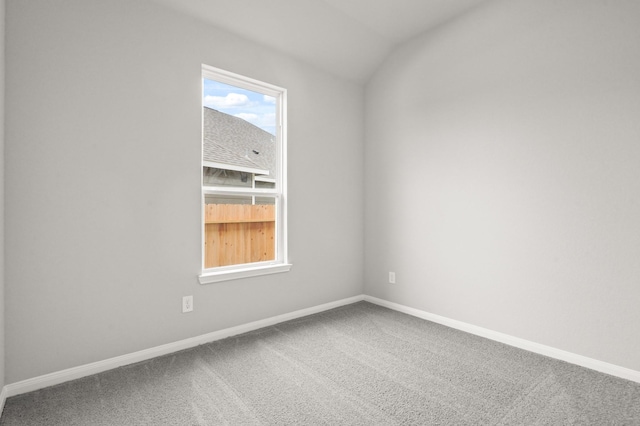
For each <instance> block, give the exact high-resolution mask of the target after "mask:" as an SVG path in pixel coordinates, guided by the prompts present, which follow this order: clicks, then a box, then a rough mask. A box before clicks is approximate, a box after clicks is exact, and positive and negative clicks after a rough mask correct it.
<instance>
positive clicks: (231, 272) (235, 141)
mask: <svg viewBox="0 0 640 426" xmlns="http://www.w3.org/2000/svg"><path fill="white" fill-rule="evenodd" d="M202 76H203V136H202V141H203V162H202V194H203V221H202V224H203V231H202V235H203V266H202V270H203V272H202V274H201V275H200V282H201V283H207V282H214V281H220V280H225V279H232V278H238V277H244V276H252V275H259V274H262V273H273V272H281V271H286V270H289V268H290V265H289V264H288V263H287V247H286V207H285V206H286V132H285V130H286V127H285V122H286V120H285V119H286V90H285V89H282V88H279V87H276V86H273V85H270V84H267V83H262V82H258V81H256V80H252V79H249V78H246V77H242V76H238V75H235V74H232V73H229V72H226V71H222V70H219V69H216V68H212V67H209V66H206V65H203V68H202ZM211 88H214V89H215V90H211ZM214 107H219V109H218V110H216V109H215V108H214Z"/></svg>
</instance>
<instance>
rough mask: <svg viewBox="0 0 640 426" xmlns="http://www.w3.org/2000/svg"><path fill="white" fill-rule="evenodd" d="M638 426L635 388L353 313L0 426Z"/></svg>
mask: <svg viewBox="0 0 640 426" xmlns="http://www.w3.org/2000/svg"><path fill="white" fill-rule="evenodd" d="M219 424H224V425H260V424H261V425H287V424H296V425H399V424H402V425H432V424H433V425H436V424H441V425H570V424H574V425H640V384H638V383H634V382H630V381H626V380H623V379H618V378H615V377H612V376H608V375H605V374H601V373H597V372H594V371H591V370H587V369H584V368H581V367H577V366H574V365H571V364H567V363H564V362H561V361H557V360H553V359H550V358H546V357H543V356H540V355H536V354H533V353H529V352H526V351H522V350H520V349H516V348H512V347H510V346H506V345H503V344H500V343H496V342H493V341H490V340H486V339H483V338H480V337H476V336H473V335H470V334H466V333H463V332H460V331H457V330H453V329H450V328H447V327H444V326H441V325H438V324H434V323H431V322H428V321H424V320H421V319H417V318H414V317H411V316H408V315H404V314H401V313H398V312H395V311H391V310H388V309H386V308H382V307H379V306H376V305H372V304H369V303H366V302H360V303H356V304H353V305H349V306H345V307H342V308H338V309H334V310H331V311H327V312H323V313H320V314H316V315H312V316H309V317H305V318H301V319H298V320H294V321H289V322H286V323H282V324H278V325H276V326H272V327H267V328H264V329H261V330H258V331H255V332H251V333H247V334H244V335H240V336H236V337H232V338H228V339H225V340H221V341H217V342H213V343H210V344H207V345H202V346H199V347H197V348H193V349H190V350H186V351H182V352H179V353H175V354H171V355H167V356H164V357H160V358H156V359H153V360H149V361H145V362H142V363H139V364H135V365H131V366H127V367H122V368H118V369H115V370H112V371H108V372H105V373H101V374H97V375H94V376H90V377H86V378H83V379H80V380H76V381H73V382H69V383H65V384H62V385H58V386H54V387H51V388H47V389H42V390H39V391H35V392H31V393H29V394H24V395H19V396H16V397H12V398H9V399H8V400H7V402H6V406H5V409H4V413H3V414H2V418H1V420H0V425H51V426H53V425H219Z"/></svg>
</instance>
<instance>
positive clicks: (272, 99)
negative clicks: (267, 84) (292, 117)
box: [262, 95, 276, 104]
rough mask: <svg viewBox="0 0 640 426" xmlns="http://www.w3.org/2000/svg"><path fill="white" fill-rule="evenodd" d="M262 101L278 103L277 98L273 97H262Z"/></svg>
mask: <svg viewBox="0 0 640 426" xmlns="http://www.w3.org/2000/svg"><path fill="white" fill-rule="evenodd" d="M262 100H264V101H265V102H266V103H268V104H275V103H276V98H274V97H273V96H267V95H262Z"/></svg>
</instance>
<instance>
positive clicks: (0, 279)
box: [0, 0, 5, 388]
mask: <svg viewBox="0 0 640 426" xmlns="http://www.w3.org/2000/svg"><path fill="white" fill-rule="evenodd" d="M4 10H5V2H4V0H0V388H1V387H3V386H4V383H5V382H4V28H5V25H4V15H5V13H4Z"/></svg>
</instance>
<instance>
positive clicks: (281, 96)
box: [198, 64, 293, 284]
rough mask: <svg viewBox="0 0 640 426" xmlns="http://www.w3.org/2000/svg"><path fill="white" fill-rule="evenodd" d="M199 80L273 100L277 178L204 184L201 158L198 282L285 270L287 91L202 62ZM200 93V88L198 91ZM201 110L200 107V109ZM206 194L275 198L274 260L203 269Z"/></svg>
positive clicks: (286, 261) (288, 266)
mask: <svg viewBox="0 0 640 426" xmlns="http://www.w3.org/2000/svg"><path fill="white" fill-rule="evenodd" d="M201 79H202V83H203V84H204V79H209V80H215V81H219V82H221V83H226V84H230V85H233V86H236V87H240V88H243V89H247V90H251V91H254V92H257V93H261V94H264V95H267V96H271V97H273V98H275V99H276V143H277V146H276V179H275V188H273V189H266V188H241V187H239V188H231V187H213V186H206V185H204V184H203V176H202V174H203V173H202V168H203V167H202V166H203V160H204V154H202V156H201V158H200V187H201V197H200V198H201V205H200V238H201V241H200V248H201V249H200V250H201V255H202V256H201V272H200V274H199V275H198V280H199V282H200V284H210V283H216V282H221V281H228V280H235V279H240V278H248V277H254V276H260V275H267V274H275V273H281V272H288V271H289V270H291V267H292V266H293V265H292V264H291V263H289V257H288V243H287V242H288V235H287V223H288V220H287V126H286V123H287V90H286V89H284V88H282V87H278V86H275V85H272V84H269V83H264V82H261V81H258V80H254V79H252V78H249V77H245V76H242V75H239V74H235V73H232V72H229V71H225V70H222V69H219V68H215V67H212V66H209V65H205V64H202V73H201ZM200 93H202V91H201V92H200ZM200 110H201V113H202V108H201V109H200ZM201 123H202V125H203V128H202V129H201V142H200V143H201V144H202V143H203V139H204V117H202V121H201ZM205 194H213V195H216V194H218V195H248V194H254V195H267V196H273V197H274V198H275V201H276V241H275V245H276V253H275V260H271V261H267V262H254V263H243V264H237V265H228V266H219V267H215V268H205V267H204V261H205V248H204V244H205V224H204V207H205V197H204V196H205Z"/></svg>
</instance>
